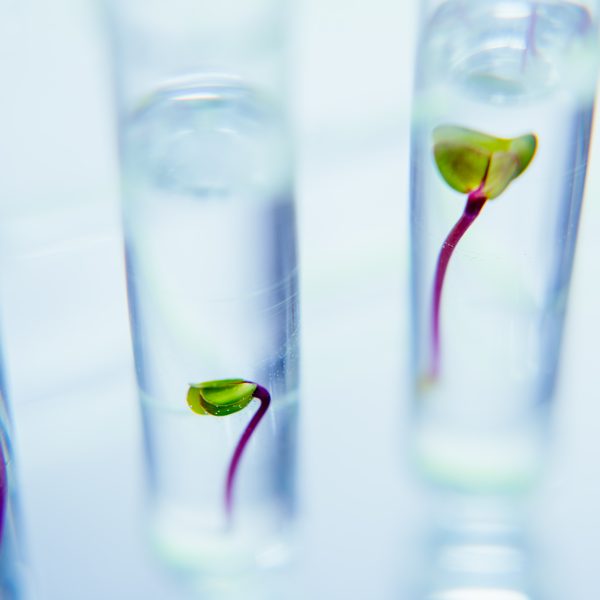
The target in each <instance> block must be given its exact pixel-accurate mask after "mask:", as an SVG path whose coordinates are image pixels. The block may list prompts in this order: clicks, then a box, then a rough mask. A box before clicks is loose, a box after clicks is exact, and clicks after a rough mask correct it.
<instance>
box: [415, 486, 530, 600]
mask: <svg viewBox="0 0 600 600" xmlns="http://www.w3.org/2000/svg"><path fill="white" fill-rule="evenodd" d="M439 500H440V501H442V499H441V498H439ZM443 502H444V504H445V506H444V507H443V509H442V510H440V511H439V512H437V513H435V514H432V522H433V523H434V524H435V526H434V527H433V529H432V530H430V531H429V532H428V533H427V536H428V543H427V546H426V556H425V565H426V567H425V568H424V572H423V576H422V580H423V583H422V585H421V587H422V588H424V589H423V591H422V592H421V593H419V595H418V597H419V599H420V600H421V599H422V600H534V599H535V600H539V598H540V596H539V594H538V591H539V582H538V581H537V575H536V574H537V568H536V557H535V556H534V554H533V552H532V550H531V546H532V544H531V541H530V539H529V537H528V534H527V529H526V527H525V525H524V514H523V513H522V512H521V509H520V508H519V507H518V506H516V505H511V504H510V503H507V502H506V500H505V499H493V498H489V497H488V498H487V499H482V498H479V499H475V498H471V499H469V498H459V499H456V498H444V499H443Z"/></svg>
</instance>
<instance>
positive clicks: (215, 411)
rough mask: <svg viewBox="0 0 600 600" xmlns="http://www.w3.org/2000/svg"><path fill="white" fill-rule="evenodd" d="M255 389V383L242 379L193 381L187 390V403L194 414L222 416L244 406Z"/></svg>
mask: <svg viewBox="0 0 600 600" xmlns="http://www.w3.org/2000/svg"><path fill="white" fill-rule="evenodd" d="M255 390H256V384H255V383H250V382H248V381H245V380H243V379H220V380H217V381H206V382H204V383H193V384H191V385H190V388H189V390H188V394H187V403H188V406H189V407H190V408H191V409H192V410H193V411H194V412H195V413H196V414H199V415H206V414H210V415H215V416H218V417H222V416H226V415H230V414H233V413H236V412H238V411H240V410H242V409H244V408H246V406H248V404H249V403H250V402H251V400H252V398H253V397H254V392H255Z"/></svg>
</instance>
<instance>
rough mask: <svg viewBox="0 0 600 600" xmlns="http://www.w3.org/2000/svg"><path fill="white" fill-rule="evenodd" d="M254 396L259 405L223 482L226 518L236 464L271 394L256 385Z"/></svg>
mask: <svg viewBox="0 0 600 600" xmlns="http://www.w3.org/2000/svg"><path fill="white" fill-rule="evenodd" d="M254 397H255V398H256V399H257V400H260V406H259V408H258V410H257V411H256V412H255V413H254V416H253V417H252V419H250V422H249V423H248V425H247V426H246V429H245V430H244V433H242V437H241V438H240V441H239V442H238V444H237V446H236V448H235V451H234V453H233V456H232V457H231V462H230V463H229V470H228V471H227V482H226V484H225V513H226V514H227V518H228V519H231V513H232V509H233V486H234V482H235V475H236V473H237V470H238V466H239V463H240V460H241V458H242V454H243V453H244V449H245V448H246V446H247V444H248V442H249V441H250V438H251V437H252V434H253V433H254V430H255V429H256V428H257V427H258V424H259V423H260V422H261V420H262V418H263V417H264V416H265V413H266V412H267V409H268V408H269V404H271V395H270V394H269V392H268V390H267V389H266V388H264V387H263V386H262V385H257V386H256V390H255V391H254Z"/></svg>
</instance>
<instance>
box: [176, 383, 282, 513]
mask: <svg viewBox="0 0 600 600" xmlns="http://www.w3.org/2000/svg"><path fill="white" fill-rule="evenodd" d="M253 399H257V400H259V401H260V406H259V407H258V410H257V411H256V412H255V413H254V416H253V417H252V419H250V422H249V423H248V425H247V426H246V429H244V432H243V433H242V436H241V437H240V439H239V441H238V443H237V446H236V447H235V450H234V452H233V456H232V457H231V461H230V463H229V468H228V469H227V477H226V479H225V497H224V503H225V514H226V515H227V518H228V519H229V520H230V519H231V515H232V511H233V489H234V485H235V477H236V473H237V470H238V467H239V463H240V460H241V458H242V454H243V453H244V449H245V448H246V446H247V444H248V442H249V441H250V438H251V437H252V434H253V433H254V430H255V429H256V428H257V427H258V424H259V423H260V421H261V420H262V418H263V417H264V416H265V413H266V412H267V409H268V408H269V404H270V403H271V395H270V394H269V392H268V390H267V389H266V388H264V387H262V386H261V385H258V384H257V383H253V382H251V381H246V380H245V379H220V380H217V381H206V382H204V383H193V384H191V385H190V387H189V390H188V394H187V403H188V406H189V407H190V408H191V409H192V410H193V411H194V412H195V413H196V414H197V415H203V416H210V415H212V416H214V417H225V416H227V415H232V414H234V413H236V412H239V411H241V410H244V408H246V407H247V406H248V404H250V402H251V401H252V400H253Z"/></svg>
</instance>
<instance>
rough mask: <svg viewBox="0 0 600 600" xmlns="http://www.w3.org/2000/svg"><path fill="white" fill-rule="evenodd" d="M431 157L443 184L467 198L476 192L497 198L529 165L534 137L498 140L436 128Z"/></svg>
mask: <svg viewBox="0 0 600 600" xmlns="http://www.w3.org/2000/svg"><path fill="white" fill-rule="evenodd" d="M433 142H434V146H433V154H434V158H435V162H436V165H437V167H438V170H439V172H440V174H441V176H442V177H443V178H444V180H445V181H446V183H447V184H448V185H449V186H450V187H451V188H452V189H454V190H456V191H458V192H461V193H463V194H468V193H471V192H474V191H477V190H479V191H480V192H481V195H482V196H485V197H486V198H487V199H492V198H496V197H498V196H499V195H500V194H501V193H502V192H503V191H504V190H505V189H506V188H507V187H508V185H509V184H510V183H511V182H512V181H514V180H515V179H516V178H517V177H518V176H519V175H520V174H521V173H522V172H523V171H524V170H525V169H526V168H527V167H528V166H529V163H530V162H531V160H532V158H533V156H534V154H535V150H536V147H537V139H536V137H535V135H533V134H527V135H523V136H520V137H518V138H508V139H505V138H497V137H494V136H491V135H487V134H485V133H480V132H478V131H474V130H472V129H466V128H464V127H457V126H454V125H442V126H440V127H436V129H435V130H434V132H433Z"/></svg>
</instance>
